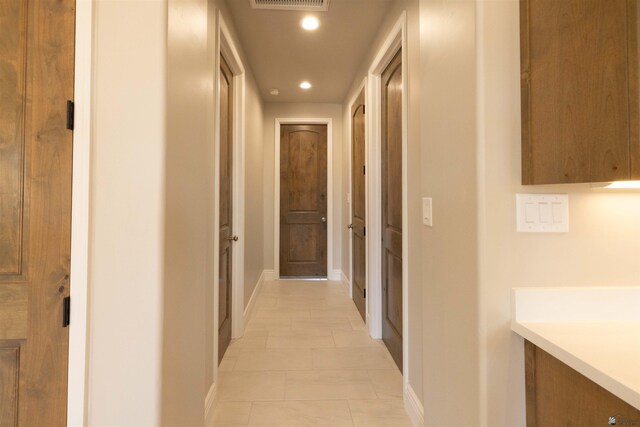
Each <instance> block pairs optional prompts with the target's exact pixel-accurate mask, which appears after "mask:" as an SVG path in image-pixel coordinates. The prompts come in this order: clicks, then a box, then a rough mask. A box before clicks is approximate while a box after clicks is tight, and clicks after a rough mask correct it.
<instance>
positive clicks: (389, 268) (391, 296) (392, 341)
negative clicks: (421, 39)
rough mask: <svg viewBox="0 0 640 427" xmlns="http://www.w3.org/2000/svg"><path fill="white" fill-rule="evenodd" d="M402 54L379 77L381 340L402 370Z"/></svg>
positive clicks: (399, 53)
mask: <svg viewBox="0 0 640 427" xmlns="http://www.w3.org/2000/svg"><path fill="white" fill-rule="evenodd" d="M401 61H402V55H401V52H398V53H397V54H396V56H395V57H394V58H393V60H392V61H391V63H390V64H389V66H388V67H387V69H386V70H385V71H384V73H383V74H382V340H383V341H384V343H385V344H386V346H387V348H388V349H389V353H391V356H392V357H393V359H394V360H395V362H396V364H397V365H398V367H399V368H400V370H402V62H401Z"/></svg>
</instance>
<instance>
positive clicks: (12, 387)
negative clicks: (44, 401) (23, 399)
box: [0, 345, 20, 427]
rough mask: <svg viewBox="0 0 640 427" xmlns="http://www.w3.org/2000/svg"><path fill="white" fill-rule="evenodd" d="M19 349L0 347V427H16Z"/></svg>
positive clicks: (17, 347) (15, 346) (16, 347)
mask: <svg viewBox="0 0 640 427" xmlns="http://www.w3.org/2000/svg"><path fill="white" fill-rule="evenodd" d="M19 362H20V347H19V346H17V345H14V346H6V347H1V346H0V426H2V427H9V426H17V425H18V386H19V383H20V380H19V376H18V372H19Z"/></svg>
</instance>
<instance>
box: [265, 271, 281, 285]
mask: <svg viewBox="0 0 640 427" xmlns="http://www.w3.org/2000/svg"><path fill="white" fill-rule="evenodd" d="M277 279H278V278H277V277H276V271H275V270H264V281H265V282H273V281H274V280H277Z"/></svg>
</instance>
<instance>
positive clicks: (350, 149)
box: [346, 77, 369, 322]
mask: <svg viewBox="0 0 640 427" xmlns="http://www.w3.org/2000/svg"><path fill="white" fill-rule="evenodd" d="M366 88H367V78H366V77H365V78H364V79H362V83H360V86H358V89H357V90H356V93H355V94H354V95H353V96H352V97H351V99H350V100H349V103H348V104H347V105H348V107H347V108H348V112H347V113H348V116H349V120H347V123H346V125H347V135H349V141H348V143H347V145H348V150H347V152H348V156H349V160H348V161H349V190H348V193H349V198H348V199H349V218H348V219H347V222H348V223H349V224H351V221H352V219H353V113H352V109H353V104H355V102H356V99H357V98H358V95H360V92H362V91H363V90H364V105H365V110H366V105H367V95H368V94H367V89H366ZM366 117H367V115H366V114H365V124H364V146H365V160H366V153H367V151H366V150H367V148H366V147H367V136H368V133H367V122H366ZM365 163H366V161H365ZM364 182H365V197H364V198H365V214H366V206H367V175H366V174H365V177H364ZM348 233H349V297H350V298H353V230H349V231H348ZM365 238H366V236H365ZM364 250H365V260H364V262H365V270H364V274H365V282H366V283H368V281H367V276H368V271H367V270H368V269H367V264H368V259H367V252H368V251H367V245H366V244H365V248H364ZM366 286H367V287H368V285H366ZM364 308H365V314H366V315H365V318H366V319H365V322H366V321H367V320H368V317H369V316H368V313H369V307H368V304H367V301H366V299H365V304H364Z"/></svg>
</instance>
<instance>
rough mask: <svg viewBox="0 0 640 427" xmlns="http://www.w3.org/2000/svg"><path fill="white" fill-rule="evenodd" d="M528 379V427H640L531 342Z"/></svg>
mask: <svg viewBox="0 0 640 427" xmlns="http://www.w3.org/2000/svg"><path fill="white" fill-rule="evenodd" d="M616 1H617V0H616ZM525 376H526V400H527V427H549V426H581V427H591V426H594V427H595V426H608V425H618V426H621V425H626V426H640V410H638V409H637V408H634V407H633V406H631V405H629V404H628V403H626V402H624V401H623V400H621V399H619V398H618V397H616V396H615V395H613V394H612V393H610V392H609V391H607V390H605V389H604V388H602V387H600V386H599V385H598V384H596V383H594V382H593V381H591V380H590V379H588V378H587V377H585V376H583V375H582V374H580V373H578V372H577V371H575V370H574V369H572V368H570V367H569V366H567V365H565V364H564V363H562V362H561V361H559V360H558V359H556V358H555V357H553V356H551V355H550V354H549V353H547V352H545V351H544V350H542V349H540V348H539V347H536V346H535V345H534V344H532V343H530V342H529V341H525ZM612 417H613V418H612Z"/></svg>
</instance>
